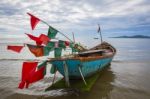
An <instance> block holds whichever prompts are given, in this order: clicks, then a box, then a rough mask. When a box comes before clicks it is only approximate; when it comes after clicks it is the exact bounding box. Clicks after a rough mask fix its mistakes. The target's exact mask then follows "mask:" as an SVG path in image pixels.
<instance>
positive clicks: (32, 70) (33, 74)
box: [18, 62, 46, 89]
mask: <svg viewBox="0 0 150 99" xmlns="http://www.w3.org/2000/svg"><path fill="white" fill-rule="evenodd" d="M37 64H38V62H24V63H23V67H22V79H21V82H20V84H19V86H18V88H20V89H23V88H24V87H25V86H26V88H28V87H29V84H30V83H34V82H36V81H39V80H41V79H43V78H44V75H45V74H44V72H45V69H46V64H45V63H44V64H42V66H41V67H40V68H39V69H38V70H37V71H36V67H37Z"/></svg>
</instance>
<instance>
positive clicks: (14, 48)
mask: <svg viewBox="0 0 150 99" xmlns="http://www.w3.org/2000/svg"><path fill="white" fill-rule="evenodd" d="M23 47H24V46H13V45H8V46H7V50H12V51H15V52H17V53H20V52H21V50H22V48H23Z"/></svg>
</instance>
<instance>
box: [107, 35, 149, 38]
mask: <svg viewBox="0 0 150 99" xmlns="http://www.w3.org/2000/svg"><path fill="white" fill-rule="evenodd" d="M110 38H150V36H145V35H133V36H117V37H110Z"/></svg>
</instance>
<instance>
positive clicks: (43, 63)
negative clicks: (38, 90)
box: [37, 61, 47, 75]
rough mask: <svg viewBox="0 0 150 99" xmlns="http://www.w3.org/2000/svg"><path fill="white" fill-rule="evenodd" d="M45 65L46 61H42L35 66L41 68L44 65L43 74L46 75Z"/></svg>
mask: <svg viewBox="0 0 150 99" xmlns="http://www.w3.org/2000/svg"><path fill="white" fill-rule="evenodd" d="M46 65H47V61H44V62H42V63H41V64H39V65H38V66H37V67H38V69H40V68H42V67H43V66H45V70H44V73H43V74H44V75H46Z"/></svg>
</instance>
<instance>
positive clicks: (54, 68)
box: [50, 64, 57, 74]
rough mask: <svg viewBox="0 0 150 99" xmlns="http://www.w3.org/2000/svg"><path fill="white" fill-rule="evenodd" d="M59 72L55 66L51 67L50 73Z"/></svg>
mask: <svg viewBox="0 0 150 99" xmlns="http://www.w3.org/2000/svg"><path fill="white" fill-rule="evenodd" d="M56 71H57V69H56V66H55V65H53V64H52V65H51V69H50V73H51V74H54V73H55V72H56Z"/></svg>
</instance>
